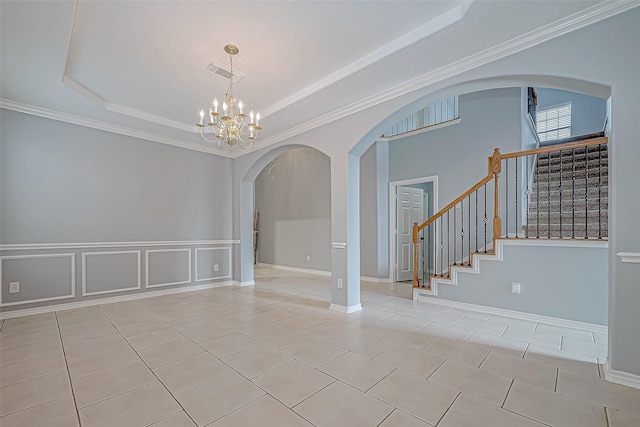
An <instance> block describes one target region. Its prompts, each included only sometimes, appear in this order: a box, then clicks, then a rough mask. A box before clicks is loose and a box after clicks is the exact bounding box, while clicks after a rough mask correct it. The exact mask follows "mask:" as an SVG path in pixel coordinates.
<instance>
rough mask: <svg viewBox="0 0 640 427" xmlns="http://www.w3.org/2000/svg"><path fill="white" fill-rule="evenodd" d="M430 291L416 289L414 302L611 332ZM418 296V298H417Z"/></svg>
mask: <svg viewBox="0 0 640 427" xmlns="http://www.w3.org/2000/svg"><path fill="white" fill-rule="evenodd" d="M428 292H429V291H428V290H426V289H425V290H422V289H421V288H414V289H413V294H414V300H418V301H422V302H427V303H429V304H437V305H444V306H447V307H453V308H461V309H464V310H472V311H479V312H481V313H487V314H495V315H498V316H508V317H513V318H515V319H522V320H529V321H532V322H540V323H546V324H547V325H554V326H560V327H563V328H572V329H586V330H589V331H592V332H598V333H601V334H606V333H608V331H609V328H608V327H607V326H603V325H596V324H594V323H586V322H579V321H577V320H568V319H560V318H558V317H551V316H543V315H541V314H532V313H525V312H522V311H515V310H507V309H504V308H496V307H489V306H486V305H477V304H469V303H466V302H459V301H452V300H447V299H442V298H433V297H430V296H429V293H428ZM416 296H417V297H416Z"/></svg>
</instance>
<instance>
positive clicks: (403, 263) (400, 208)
mask: <svg viewBox="0 0 640 427" xmlns="http://www.w3.org/2000/svg"><path fill="white" fill-rule="evenodd" d="M423 193H424V191H423V190H422V189H421V188H411V187H396V281H398V282H400V281H404V280H412V279H413V268H414V266H413V240H412V235H411V233H412V229H413V223H414V222H417V223H418V224H420V223H421V222H422V221H423V214H424V197H423Z"/></svg>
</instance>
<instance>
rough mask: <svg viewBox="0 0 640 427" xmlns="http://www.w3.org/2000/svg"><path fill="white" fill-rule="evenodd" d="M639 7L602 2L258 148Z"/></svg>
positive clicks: (294, 129) (635, 1) (637, 3)
mask: <svg viewBox="0 0 640 427" xmlns="http://www.w3.org/2000/svg"><path fill="white" fill-rule="evenodd" d="M638 6H640V0H632V1H628V2H616V1H610V0H609V1H605V2H603V3H599V4H597V5H594V6H592V7H590V8H587V9H585V10H582V11H580V12H577V13H574V14H573V15H570V16H568V17H565V18H563V19H560V20H558V21H555V22H552V23H551V24H547V25H545V26H542V27H540V28H538V29H535V30H532V31H530V32H528V33H525V34H523V35H521V36H518V37H515V38H513V39H511V40H509V41H506V42H503V43H500V44H497V45H495V46H492V47H490V48H487V49H485V50H482V51H480V52H477V53H474V54H472V55H469V56H467V57H466V58H463V59H460V60H458V61H455V62H452V63H450V64H447V65H445V66H442V67H440V68H438V69H435V70H433V71H430V72H428V73H425V74H423V75H421V76H418V77H416V78H414V79H411V80H407V81H406V82H404V83H401V84H399V85H396V86H394V87H392V88H389V89H387V90H385V91H382V92H379V93H377V94H375V95H372V96H369V97H367V98H363V99H361V100H359V101H356V102H353V103H351V104H349V105H346V106H344V107H341V108H338V109H336V110H334V111H332V112H330V113H327V114H324V115H322V116H319V117H316V118H315V119H312V120H309V121H307V122H305V123H302V124H300V125H298V126H294V127H292V128H290V129H289V130H287V131H285V132H282V133H280V134H277V135H274V136H272V137H270V138H266V139H264V140H263V141H262V143H261V144H260V147H261V148H264V147H267V146H269V145H272V144H276V143H278V142H281V141H283V140H286V139H289V138H292V137H294V136H297V135H299V134H302V133H304V132H308V131H310V130H312V129H315V128H317V127H320V126H323V125H326V124H328V123H331V122H333V121H336V120H338V119H341V118H344V117H345V116H348V115H351V114H355V113H358V112H360V111H363V110H366V109H368V108H371V107H374V106H376V105H378V104H381V103H384V102H386V101H389V100H392V99H394V98H397V97H400V96H402V95H405V94H407V93H411V92H413V91H416V90H419V89H422V88H424V87H427V86H430V85H432V84H435V83H438V82H440V81H442V80H445V79H448V78H450V77H454V76H456V75H458V74H462V73H464V72H466V71H469V70H472V69H474V68H477V67H480V66H482V65H485V64H488V63H490V62H494V61H497V60H499V59H502V58H505V57H507V56H510V55H513V54H516V53H518V52H522V51H524V50H527V49H530V48H532V47H534V46H537V45H539V44H541V43H544V42H546V41H548V40H551V39H554V38H556V37H560V36H562V35H565V34H568V33H571V32H573V31H576V30H579V29H581V28H584V27H587V26H589V25H592V24H595V23H597V22H600V21H602V20H605V19H607V18H610V17H612V16H615V15H619V14H621V13H624V12H627V11H629V10H631V9H634V8H636V7H638Z"/></svg>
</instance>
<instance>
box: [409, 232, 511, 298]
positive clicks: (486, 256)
mask: <svg viewBox="0 0 640 427" xmlns="http://www.w3.org/2000/svg"><path fill="white" fill-rule="evenodd" d="M502 240H503V239H500V240H497V241H496V245H495V250H492V251H491V252H487V253H482V252H476V253H473V254H471V266H463V265H450V266H449V276H450V278H448V279H447V278H445V277H431V278H430V279H429V282H430V285H431V289H428V288H413V300H414V301H417V300H418V294H419V293H421V294H423V295H434V296H437V295H438V285H451V286H457V285H458V273H471V274H480V261H483V260H484V261H502V244H501V241H502ZM491 246H492V245H489V246H488V247H487V251H489V250H490V249H494V248H491Z"/></svg>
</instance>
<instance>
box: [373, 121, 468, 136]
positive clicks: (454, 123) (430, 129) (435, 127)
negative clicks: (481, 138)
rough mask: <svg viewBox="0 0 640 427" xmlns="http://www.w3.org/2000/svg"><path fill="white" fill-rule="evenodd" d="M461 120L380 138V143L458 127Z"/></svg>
mask: <svg viewBox="0 0 640 427" xmlns="http://www.w3.org/2000/svg"><path fill="white" fill-rule="evenodd" d="M461 120H462V119H461V118H460V117H458V118H455V119H451V120H447V121H446V122H441V123H438V124H435V125H430V126H425V127H423V128H420V129H416V130H410V131H407V132H403V133H400V134H398V135H393V136H390V137H388V138H385V137H380V138H378V141H395V140H398V139H402V138H408V137H410V136H414V135H420V134H421V133H425V132H429V131H432V130H438V129H442V128H446V127H449V126H453V125H457V124H458V123H460V121H461Z"/></svg>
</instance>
